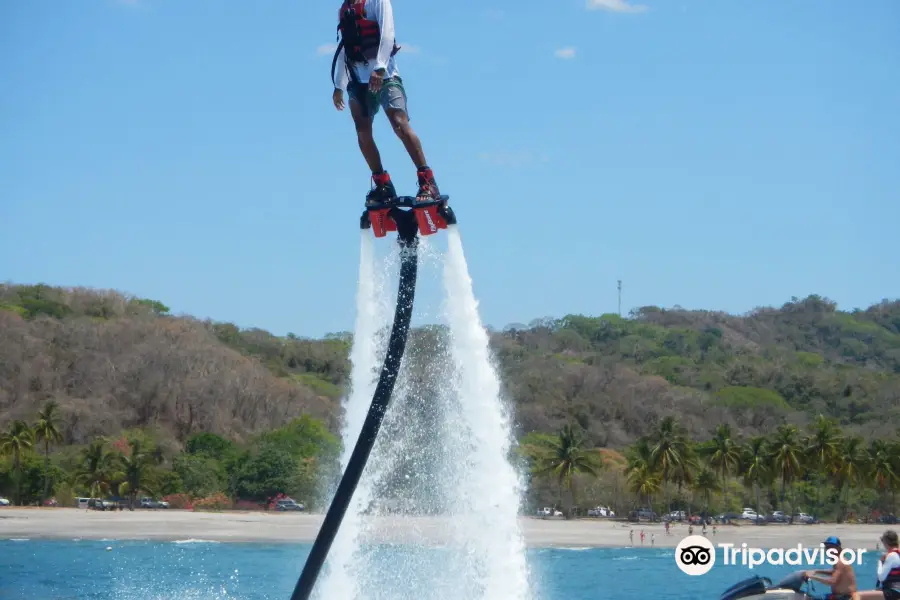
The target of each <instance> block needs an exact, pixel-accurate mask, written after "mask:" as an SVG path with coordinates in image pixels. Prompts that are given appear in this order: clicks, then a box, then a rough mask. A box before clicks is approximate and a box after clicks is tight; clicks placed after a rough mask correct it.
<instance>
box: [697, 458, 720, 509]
mask: <svg viewBox="0 0 900 600" xmlns="http://www.w3.org/2000/svg"><path fill="white" fill-rule="evenodd" d="M694 489H695V490H696V491H697V492H700V495H701V496H702V497H703V499H704V501H705V504H706V508H705V509H704V512H705V513H706V518H709V501H710V496H711V495H712V493H713V492H715V491H716V490H718V489H719V482H718V481H716V474H715V473H713V472H712V471H710V470H709V469H708V468H706V467H703V470H701V471H700V473H699V474H698V475H697V482H696V483H695V484H694Z"/></svg>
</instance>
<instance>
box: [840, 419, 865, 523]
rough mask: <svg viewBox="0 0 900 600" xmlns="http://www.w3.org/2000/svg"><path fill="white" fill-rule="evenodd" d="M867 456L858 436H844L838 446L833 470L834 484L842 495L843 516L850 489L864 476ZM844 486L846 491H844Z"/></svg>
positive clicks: (848, 500) (861, 440)
mask: <svg viewBox="0 0 900 600" xmlns="http://www.w3.org/2000/svg"><path fill="white" fill-rule="evenodd" d="M867 458H868V456H867V454H866V450H865V447H864V446H863V439H862V438H861V437H859V436H852V437H847V438H844V440H843V441H842V442H841V445H840V447H839V448H838V455H837V464H838V468H837V469H836V471H835V484H836V487H837V490H838V494H839V497H841V496H842V497H843V500H842V502H841V513H842V515H841V516H844V514H845V513H846V509H847V505H848V504H849V503H850V490H851V489H852V488H854V487H856V486H857V485H858V484H859V483H860V482H861V481H862V480H863V479H864V477H865V474H866V470H867V465H866V459H867ZM845 488H846V493H845V492H844V489H845Z"/></svg>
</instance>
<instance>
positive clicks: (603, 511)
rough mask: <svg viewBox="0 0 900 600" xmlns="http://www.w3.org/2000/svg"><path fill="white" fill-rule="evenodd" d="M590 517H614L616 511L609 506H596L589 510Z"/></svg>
mask: <svg viewBox="0 0 900 600" xmlns="http://www.w3.org/2000/svg"><path fill="white" fill-rule="evenodd" d="M587 514H588V516H589V517H614V516H616V513H614V512H613V510H612V509H611V508H609V507H608V506H595V507H594V508H592V509H590V510H589V511H588V513H587Z"/></svg>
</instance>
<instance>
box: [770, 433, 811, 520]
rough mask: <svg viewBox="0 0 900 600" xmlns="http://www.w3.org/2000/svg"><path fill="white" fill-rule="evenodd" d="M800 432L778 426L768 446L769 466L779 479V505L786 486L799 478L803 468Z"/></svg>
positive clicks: (782, 501)
mask: <svg viewBox="0 0 900 600" xmlns="http://www.w3.org/2000/svg"><path fill="white" fill-rule="evenodd" d="M799 436H800V432H799V430H798V429H797V427H796V426H794V425H779V426H778V429H777V430H776V431H775V436H774V438H773V439H772V442H771V444H770V446H769V451H770V454H769V464H770V468H771V470H772V473H773V474H777V476H778V477H779V478H780V479H781V503H782V504H783V503H784V495H785V490H786V489H787V484H788V483H792V482H793V481H794V480H795V479H796V478H797V477H799V476H800V473H801V471H802V467H803V446H802V444H801V442H800V437H799Z"/></svg>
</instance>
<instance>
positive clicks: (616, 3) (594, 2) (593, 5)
mask: <svg viewBox="0 0 900 600" xmlns="http://www.w3.org/2000/svg"><path fill="white" fill-rule="evenodd" d="M586 2H587V9H588V10H608V11H610V12H619V13H642V12H646V11H648V10H649V7H647V6H646V5H644V4H628V1H627V0H586Z"/></svg>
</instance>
